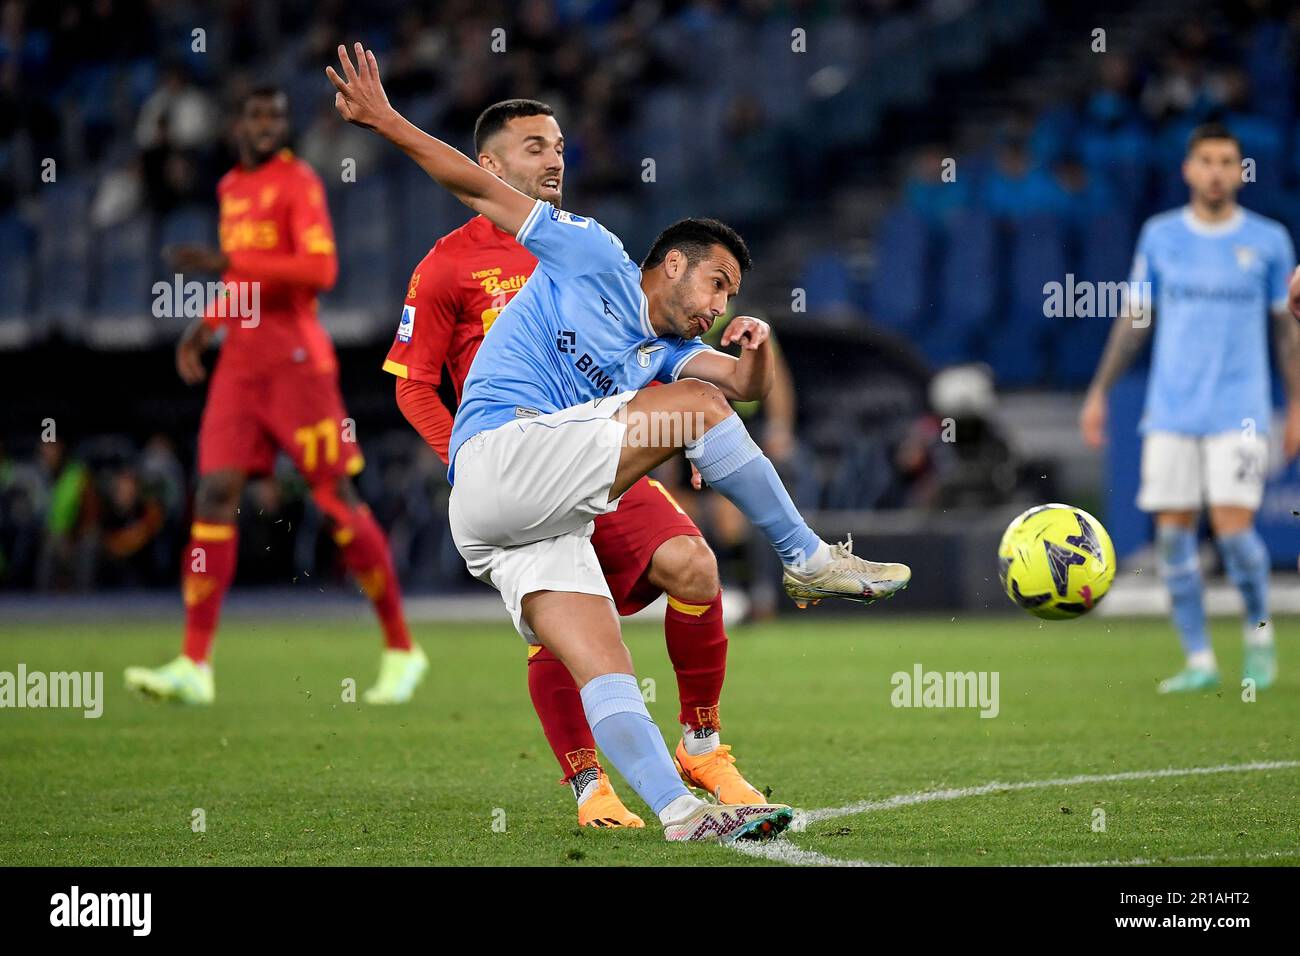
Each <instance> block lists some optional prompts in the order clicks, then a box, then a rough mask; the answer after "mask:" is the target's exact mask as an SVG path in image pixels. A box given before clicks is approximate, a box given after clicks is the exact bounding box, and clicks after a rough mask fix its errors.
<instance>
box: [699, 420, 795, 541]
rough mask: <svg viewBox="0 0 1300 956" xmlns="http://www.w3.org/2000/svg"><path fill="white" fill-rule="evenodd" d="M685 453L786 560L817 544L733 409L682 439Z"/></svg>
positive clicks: (783, 487)
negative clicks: (692, 438) (697, 435)
mask: <svg viewBox="0 0 1300 956" xmlns="http://www.w3.org/2000/svg"><path fill="white" fill-rule="evenodd" d="M686 457H687V458H689V459H690V460H691V461H693V462H694V463H695V467H696V468H698V469H699V470H700V477H701V478H703V479H704V480H705V481H707V482H708V483H709V484H710V485H712V486H713V487H714V488H716V489H718V491H720V492H722V494H723V495H724V496H725V497H726V498H727V499H728V500H729V501H731V503H732V504H734V505H735V506H736V507H737V508H739V509H740V510H741V511H743V512H744V513H745V517H747V518H748V519H749V520H750V521H752V522H753V523H754V525H755V526H756V527H757V528H759V529H761V530H762V532H763V533H764V534H765V535H767V540H768V541H770V542H772V547H773V548H775V549H776V553H777V554H779V555H780V556H781V561H782V563H784V564H787V565H796V564H800V563H802V562H803V561H804V560H806V559H807V558H808V557H810V556H811V555H812V553H813V552H814V551H816V550H817V547H818V546H819V545H820V544H821V538H819V537H817V535H816V534H814V533H813V530H812V528H810V527H808V525H807V524H806V523H805V522H804V520H803V516H802V515H800V514H799V511H798V509H797V508H795V506H794V502H793V501H791V500H790V495H789V493H788V492H787V491H786V490H785V486H784V485H783V484H781V479H780V478H778V477H777V474H776V469H775V468H773V467H772V463H771V462H770V461H768V460H767V456H766V455H764V454H763V452H762V450H761V449H760V448H759V447H758V446H757V445H756V444H754V439H752V438H750V437H749V432H748V431H746V430H745V425H744V422H742V421H741V420H740V416H739V415H731V416H729V417H727V418H724V419H723V420H722V421H721V422H719V423H718V424H717V425H714V426H713V427H712V428H710V429H709V430H708V431H706V432H705V433H704V434H703V435H701V436H700V438H699V440H698V441H694V442H687V444H686Z"/></svg>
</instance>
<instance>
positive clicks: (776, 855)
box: [732, 760, 1300, 866]
mask: <svg viewBox="0 0 1300 956" xmlns="http://www.w3.org/2000/svg"><path fill="white" fill-rule="evenodd" d="M1298 767H1300V760H1261V761H1254V762H1252V763H1236V764H1218V765H1216V766H1212V767H1168V768H1165V769H1163V770H1126V771H1123V772H1121V773H1097V774H1078V775H1076V776H1073V777H1053V778H1050V779H1046V780H1024V781H1020V782H1019V783H1001V782H998V781H993V782H991V783H985V784H981V785H979V786H977V787H954V788H950V789H946V790H921V791H917V792H915V793H900V794H896V795H895V796H892V797H886V798H885V799H883V800H862V801H859V802H857V803H850V804H848V805H846V806H842V807H827V808H824V809H821V810H796V811H795V814H794V820H793V821H792V822H791V824H790V831H791V832H793V833H801V832H803V831H804V830H806V829H807V827H808V824H810V823H817V822H820V821H822V820H834V819H836V818H838V817H848V816H856V815H857V814H860V813H874V812H876V811H879V810H893V809H896V808H898V807H910V806H916V805H918V804H922V803H936V802H940V801H947V800H961V799H964V798H966V797H978V796H983V795H985V794H990V793H1006V792H1011V791H1017V790H1044V789H1047V788H1049V787H1071V786H1077V785H1079V784H1088V783H1117V782H1123V781H1128V780H1161V779H1165V778H1169V777H1193V776H1204V775H1207V774H1219V773H1252V772H1260V771H1268V770H1291V769H1295V768H1298ZM732 845H733V846H734V847H735V849H736V850H738V851H739V852H740V853H742V854H744V855H746V856H755V857H763V858H765V859H769V860H775V861H777V862H779V863H788V864H790V865H792V866H897V865H898V864H894V863H886V862H879V861H869V860H839V859H836V858H834V857H829V856H825V855H824V854H821V853H817V852H815V851H813V850H805V849H803V848H802V847H798V846H795V845H794V844H793V843H789V842H787V841H785V840H784V839H779V840H776V841H774V842H772V843H735V844H732ZM1295 855H1300V851H1296V852H1294V853H1293V852H1292V851H1280V852H1277V853H1270V854H1265V855H1262V856H1248V857H1230V858H1232V859H1268V858H1271V857H1273V856H1279V857H1281V856H1295ZM1214 858H1215V857H1213V856H1208V857H1205V859H1214ZM1223 858H1225V859H1226V858H1229V857H1223ZM1197 859H1199V858H1198V857H1169V858H1166V859H1164V860H1160V861H1154V860H1143V859H1141V858H1138V859H1134V860H1128V861H1124V860H1107V861H1102V862H1097V863H1062V864H1048V865H1050V866H1142V865H1145V864H1147V863H1153V862H1165V863H1174V862H1192V861H1195V860H1197Z"/></svg>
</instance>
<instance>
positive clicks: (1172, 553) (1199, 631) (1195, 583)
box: [1156, 528, 1210, 657]
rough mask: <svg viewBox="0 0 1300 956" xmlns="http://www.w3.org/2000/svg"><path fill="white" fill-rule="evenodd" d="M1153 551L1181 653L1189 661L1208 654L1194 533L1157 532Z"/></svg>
mask: <svg viewBox="0 0 1300 956" xmlns="http://www.w3.org/2000/svg"><path fill="white" fill-rule="evenodd" d="M1156 551H1157V553H1158V556H1159V562H1160V575H1161V577H1163V578H1164V579H1165V586H1166V587H1168V588H1169V597H1170V598H1171V599H1172V600H1173V605H1174V626H1175V627H1176V628H1177V629H1178V639H1179V640H1180V641H1181V642H1182V644H1183V652H1184V653H1185V654H1186V655H1187V656H1188V657H1191V656H1192V655H1193V654H1196V653H1203V652H1205V651H1208V650H1210V635H1209V634H1208V633H1207V632H1206V630H1205V606H1204V604H1202V602H1201V561H1200V558H1199V556H1198V555H1197V553H1196V532H1195V531H1193V530H1191V529H1188V528H1157V529H1156Z"/></svg>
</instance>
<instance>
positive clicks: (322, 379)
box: [199, 361, 365, 484]
mask: <svg viewBox="0 0 1300 956" xmlns="http://www.w3.org/2000/svg"><path fill="white" fill-rule="evenodd" d="M277 449H278V450H280V451H283V452H284V453H285V454H286V455H288V456H289V457H290V458H292V459H293V463H294V465H295V466H296V467H297V469H298V471H299V472H300V473H301V474H302V476H303V477H304V478H306V479H307V481H308V483H309V484H316V483H317V482H319V481H324V480H328V479H330V478H335V477H340V476H343V475H355V474H356V473H357V472H359V471H360V470H361V469H362V467H363V466H364V464H365V463H364V461H363V460H362V458H361V449H360V447H359V446H358V445H357V443H356V428H355V425H354V424H353V423H352V422H351V421H350V420H348V419H347V412H346V411H345V410H344V408H343V397H342V396H341V395H340V394H339V382H338V373H337V372H321V371H319V370H317V369H314V368H312V367H310V366H306V365H288V364H286V365H283V366H281V367H280V368H277V369H276V370H275V371H274V372H272V373H269V374H268V373H265V372H260V373H257V374H253V373H251V372H248V371H243V370H240V369H238V368H236V367H234V366H229V367H228V366H226V364H225V363H223V362H221V361H218V362H217V370H216V372H214V373H213V376H212V384H211V386H210V387H209V388H208V401H207V404H206V405H205V406H204V408H203V422H202V424H201V425H200V426H199V474H200V475H207V474H211V473H212V472H214V471H222V470H224V469H228V468H234V469H237V470H238V471H242V472H244V473H245V474H249V475H265V474H269V473H270V472H271V469H272V467H273V466H274V464H275V453H276V450H277Z"/></svg>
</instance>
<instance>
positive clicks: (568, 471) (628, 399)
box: [328, 44, 911, 841]
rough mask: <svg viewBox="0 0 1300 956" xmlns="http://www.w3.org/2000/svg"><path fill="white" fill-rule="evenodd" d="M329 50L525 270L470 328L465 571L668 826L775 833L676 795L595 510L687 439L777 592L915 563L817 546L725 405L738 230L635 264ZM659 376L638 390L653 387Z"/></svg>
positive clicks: (740, 394)
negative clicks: (515, 288)
mask: <svg viewBox="0 0 1300 956" xmlns="http://www.w3.org/2000/svg"><path fill="white" fill-rule="evenodd" d="M356 53H357V59H358V63H357V65H356V67H355V68H354V67H353V65H352V62H351V58H350V57H349V56H348V54H347V51H346V50H344V49H343V48H342V47H340V48H339V63H340V65H341V66H342V68H343V72H344V75H345V76H346V77H347V79H346V81H344V79H342V78H340V77H339V76H338V74H337V73H335V72H334V71H333V69H330V70H329V71H328V73H329V76H330V80H331V82H333V83H334V86H335V88H336V89H337V90H338V95H337V96H336V97H335V105H336V106H337V107H338V110H339V112H340V113H341V114H342V115H343V117H344V118H345V119H346V120H348V121H349V122H351V123H356V124H357V125H360V126H363V127H366V128H368V129H374V130H375V131H376V132H378V133H379V134H380V135H382V136H383V137H384V138H386V139H387V140H389V142H391V143H393V144H394V145H395V146H397V147H398V148H399V149H401V150H403V151H404V152H405V153H406V154H407V155H408V156H410V157H411V158H412V159H413V160H415V162H416V163H418V164H419V165H420V167H421V168H422V169H423V170H424V171H425V172H426V173H428V174H429V176H430V177H432V178H433V179H434V180H436V181H437V182H438V183H439V184H440V185H442V186H443V187H445V188H446V189H448V190H449V191H450V192H451V193H452V194H453V195H455V196H456V198H457V199H459V200H460V201H461V202H463V203H465V204H466V205H467V206H469V207H470V208H472V209H474V210H476V211H477V212H479V213H482V214H483V215H484V216H486V217H487V218H488V219H490V220H492V222H493V223H494V224H495V225H496V226H497V228H499V229H502V230H505V231H506V232H508V233H510V234H511V235H514V236H515V238H516V239H517V240H518V241H519V243H520V244H521V245H522V246H524V248H526V249H527V250H528V251H529V252H531V253H533V255H535V256H536V257H537V260H538V264H537V269H536V271H534V272H533V274H532V275H531V276H529V278H528V281H527V282H526V283H525V284H524V287H523V288H522V289H521V290H520V291H519V292H518V293H516V294H515V297H514V298H513V299H511V300H510V302H509V304H508V305H507V306H506V307H505V309H504V310H503V311H502V312H501V315H500V316H499V317H498V318H497V320H496V322H495V323H493V325H492V328H491V330H490V331H489V332H488V333H487V334H486V335H485V336H484V338H483V344H482V345H481V346H480V348H479V351H478V354H477V355H476V356H475V358H474V362H473V364H472V365H471V366H470V371H469V375H468V377H467V378H466V380H465V388H464V393H463V397H462V400H461V405H460V409H459V411H457V413H456V420H455V424H454V426H453V428H452V435H451V448H450V458H451V465H452V467H451V470H450V471H449V472H448V476H449V477H450V478H451V479H452V481H453V487H452V493H451V498H450V501H449V503H448V519H449V522H450V525H451V532H452V537H453V539H454V540H455V542H456V547H457V550H459V551H460V554H461V557H463V558H464V559H465V564H466V566H467V567H468V568H469V571H470V573H471V574H473V575H474V576H475V577H476V578H478V579H479V580H481V581H484V582H486V583H488V584H490V585H492V586H493V587H495V588H496V589H497V590H498V591H499V592H500V593H501V598H502V600H503V601H504V602H505V605H506V607H507V609H508V610H509V611H510V615H511V618H512V619H513V621H514V624H515V628H516V629H517V630H518V631H519V634H520V635H521V636H522V637H523V638H524V639H525V640H526V641H528V642H529V643H530V644H540V645H542V646H544V647H545V648H546V649H547V650H549V651H550V652H551V653H552V654H554V655H555V656H556V657H558V658H559V659H560V660H561V661H563V662H564V665H565V666H566V667H567V668H568V669H569V671H570V673H571V674H572V675H573V679H574V681H575V682H576V683H577V684H578V685H579V688H580V691H579V693H580V695H581V697H582V702H583V707H584V709H585V712H586V716H587V722H588V724H589V725H590V726H591V732H592V735H593V736H594V737H595V739H596V743H597V746H598V747H599V748H600V749H601V750H603V751H604V752H605V754H606V755H607V756H608V757H609V758H610V760H611V762H612V763H613V764H614V766H615V767H617V768H618V769H619V772H620V773H622V774H623V776H624V777H625V778H627V781H628V782H629V783H630V784H631V785H632V788H633V789H634V790H636V792H637V793H638V794H639V795H640V796H641V798H642V799H643V800H645V802H646V803H647V804H648V805H649V806H650V808H651V810H653V811H654V813H655V814H656V815H657V816H658V817H659V820H660V822H661V823H662V824H663V826H664V836H665V838H666V839H669V840H708V839H723V840H727V841H730V840H734V839H737V838H738V837H742V836H755V835H757V836H768V835H772V834H774V833H776V832H779V831H780V830H781V829H783V828H784V827H786V826H787V825H788V824H789V822H790V819H791V816H792V811H791V809H790V808H789V807H787V806H783V805H776V804H764V803H758V804H733V805H727V806H723V807H719V806H716V805H713V804H709V803H706V802H704V801H702V800H700V799H699V798H698V797H696V796H694V795H693V794H691V793H689V792H688V791H687V790H686V788H685V787H684V786H683V785H682V781H681V780H680V779H679V777H678V774H677V771H676V770H675V769H674V767H673V762H672V758H671V757H670V756H669V754H668V749H667V747H666V746H665V745H664V741H663V736H662V735H661V734H660V732H659V729H658V728H657V727H656V725H655V723H654V721H653V720H651V719H650V714H649V712H648V711H647V710H646V706H645V702H644V701H643V700H642V697H641V691H640V687H639V685H638V683H637V681H636V678H635V676H634V674H633V673H632V659H631V656H630V655H629V654H628V650H627V647H626V646H624V644H623V640H622V636H621V634H620V631H619V626H618V618H617V616H616V615H615V613H614V605H613V602H612V600H611V598H610V590H609V585H608V584H607V583H606V581H605V578H604V575H603V574H602V573H601V571H600V567H599V565H598V564H597V559H596V553H595V551H594V549H593V548H592V545H591V535H592V530H593V519H594V518H595V517H597V516H598V515H602V514H608V513H609V512H611V511H614V510H615V509H616V508H617V507H618V503H619V499H620V498H621V497H622V496H623V495H624V494H625V493H626V492H627V491H628V489H629V488H630V487H631V486H632V485H633V483H635V482H636V481H638V480H640V479H641V478H642V477H644V476H645V475H646V474H648V473H649V472H650V471H651V470H652V469H654V468H656V467H658V466H659V465H661V464H663V463H664V462H665V461H667V460H668V459H669V458H672V457H674V456H675V455H677V454H680V453H681V452H682V451H685V454H686V457H687V458H689V459H690V460H691V461H692V462H693V463H694V464H695V465H696V467H697V468H698V469H699V472H700V475H701V476H702V477H703V479H704V480H705V481H707V482H708V483H709V484H710V485H712V486H713V487H714V488H715V489H717V490H718V491H719V492H721V493H722V494H723V495H725V496H726V497H727V498H729V499H730V500H731V501H732V503H733V504H735V505H736V506H737V507H738V508H740V510H741V511H743V512H744V513H745V515H746V517H748V518H749V519H750V520H751V521H752V522H753V523H754V524H755V526H757V527H759V528H761V529H762V530H763V532H764V533H765V534H766V535H767V538H768V540H769V542H771V544H772V547H773V549H774V550H776V551H777V553H778V554H779V555H780V556H781V559H782V563H783V564H784V565H785V572H784V581H785V588H786V592H787V593H788V594H789V595H790V596H791V597H792V598H794V599H795V600H796V601H799V602H802V603H803V604H808V603H815V602H816V601H819V600H821V599H823V598H839V599H844V600H851V601H860V602H863V603H871V602H872V601H875V600H878V599H880V598H885V597H889V596H890V595H892V594H894V593H896V592H897V591H899V590H902V589H903V588H904V587H906V586H907V584H908V582H909V580H910V579H911V570H910V569H909V568H907V567H906V566H905V565H902V564H896V563H877V562H872V561H867V560H865V559H863V558H861V557H859V556H857V555H855V554H853V550H852V541H849V542H846V543H842V544H836V545H830V544H827V543H826V542H824V541H822V540H821V538H819V537H818V536H817V535H816V534H815V533H814V532H813V531H812V529H811V528H809V527H808V525H807V524H806V523H805V522H804V520H803V518H802V517H801V516H800V515H799V512H798V511H797V510H796V509H795V507H794V503H793V502H792V501H791V500H790V496H789V494H787V493H786V490H785V488H784V487H783V486H782V484H781V481H780V479H779V478H778V477H777V474H776V470H775V469H774V468H773V467H772V463H771V461H769V460H768V458H767V457H766V456H765V455H763V453H762V451H761V450H760V449H759V448H758V446H757V445H756V444H755V443H754V441H753V439H752V438H750V437H749V433H748V432H746V431H745V427H744V425H743V424H742V423H741V421H740V419H739V418H738V417H737V416H736V414H735V413H734V412H733V411H732V408H731V406H730V404H728V402H729V401H752V400H755V399H758V398H762V397H763V396H764V395H765V394H766V393H767V391H768V389H769V388H770V387H771V384H772V378H773V365H774V357H773V353H772V347H771V344H770V342H769V340H768V336H769V329H768V326H767V323H765V322H762V321H760V320H758V319H755V318H751V317H741V318H737V319H735V320H733V321H732V322H731V324H730V325H729V326H728V327H727V330H726V332H725V333H724V334H723V336H722V340H721V344H722V345H724V346H726V345H730V344H731V343H733V342H734V343H737V344H739V345H740V346H741V355H740V358H739V359H736V358H733V357H731V356H729V355H726V354H724V353H722V352H719V351H715V350H714V349H712V348H710V347H709V346H707V345H705V344H703V343H701V342H700V341H698V339H699V337H700V335H702V334H703V333H704V332H707V331H708V330H709V328H710V327H711V326H712V324H713V322H714V320H715V319H716V318H717V317H718V316H719V315H721V314H722V313H723V312H725V311H726V308H727V303H728V302H729V301H730V299H731V297H732V296H734V295H735V294H736V293H737V292H738V291H739V289H740V282H741V277H742V275H743V273H744V272H745V271H746V270H748V268H749V265H750V261H749V250H748V249H747V248H746V246H745V243H744V240H742V239H741V238H740V236H739V235H737V234H736V233H735V231H734V230H732V229H730V228H728V227H727V226H725V225H723V224H722V223H720V222H717V221H716V220H712V219H686V220H682V221H681V222H678V223H676V224H674V225H672V226H670V227H669V228H668V229H666V230H665V231H664V232H663V233H662V234H661V235H660V236H659V238H658V239H657V240H656V241H655V243H654V245H653V246H652V247H651V249H650V251H649V253H648V254H647V255H646V257H645V259H644V260H643V261H642V263H641V265H640V266H638V265H637V264H636V263H634V262H633V261H632V260H631V259H629V258H628V256H627V254H626V253H625V252H624V251H623V245H622V243H621V242H619V240H618V238H617V237H616V236H614V235H613V234H612V233H610V232H608V231H607V230H606V229H605V228H604V227H602V226H601V225H600V224H599V223H598V222H596V221H595V220H594V219H587V218H585V217H583V216H575V215H573V214H571V213H568V212H564V211H561V210H559V209H556V208H555V207H554V206H552V205H550V204H549V203H547V202H545V201H544V200H541V199H537V200H534V199H531V198H529V197H528V196H526V195H524V194H523V193H521V192H519V191H518V190H516V189H515V188H514V187H512V186H510V185H509V184H508V183H506V182H505V181H504V180H502V179H498V178H497V177H496V176H494V175H493V174H492V173H490V172H488V171H487V170H485V169H483V168H481V167H480V166H478V165H477V164H475V163H473V162H470V160H469V159H468V158H466V157H465V156H464V155H463V154H461V153H460V152H458V151H457V150H455V149H454V148H452V147H451V146H448V145H447V144H446V143H443V142H441V141H439V140H437V139H434V138H433V137H432V136H429V135H428V134H426V133H424V132H422V131H420V130H419V129H417V128H416V127H414V126H412V125H411V124H410V123H408V122H407V121H406V120H405V119H403V118H402V117H401V116H400V115H399V114H398V113H397V112H396V111H395V110H394V109H393V108H392V106H391V105H390V104H389V103H388V98H387V96H385V95H384V91H383V86H382V84H381V83H380V79H379V65H378V63H377V62H376V61H375V58H374V54H373V53H371V52H370V51H368V50H363V49H362V47H361V45H360V44H357V47H356ZM656 381H657V382H660V383H663V384H662V387H659V388H646V387H645V386H647V385H649V384H651V383H652V382H656Z"/></svg>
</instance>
